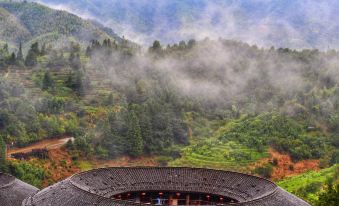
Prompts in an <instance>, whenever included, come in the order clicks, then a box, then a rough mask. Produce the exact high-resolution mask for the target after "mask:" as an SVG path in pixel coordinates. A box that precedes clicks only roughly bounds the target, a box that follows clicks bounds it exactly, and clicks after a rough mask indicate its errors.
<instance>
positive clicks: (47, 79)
mask: <svg viewBox="0 0 339 206" xmlns="http://www.w3.org/2000/svg"><path fill="white" fill-rule="evenodd" d="M53 86H54V82H53V79H52V77H51V74H50V73H49V72H48V71H47V72H46V73H45V75H44V78H43V80H42V89H43V90H47V89H49V88H51V87H53Z"/></svg>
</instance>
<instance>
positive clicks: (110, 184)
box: [23, 167, 309, 206]
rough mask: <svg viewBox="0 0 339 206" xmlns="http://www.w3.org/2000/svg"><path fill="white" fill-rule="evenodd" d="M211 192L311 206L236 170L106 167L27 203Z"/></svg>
mask: <svg viewBox="0 0 339 206" xmlns="http://www.w3.org/2000/svg"><path fill="white" fill-rule="evenodd" d="M161 190H163V191H164V190H166V191H181V192H198V193H211V194H215V195H221V196H226V197H230V198H233V199H236V200H237V201H239V203H232V205H244V206H252V205H253V206H259V205H260V206H265V205H267V206H294V205H295V206H297V205H298V206H308V205H309V204H308V203H306V202H305V201H303V200H301V199H299V198H297V197H295V196H294V195H292V194H290V193H288V192H286V191H285V190H283V189H281V188H280V187H278V186H277V185H275V184H274V183H273V182H271V181H269V180H266V179H262V178H259V177H255V176H250V175H245V174H241V173H235V172H227V171H219V170H209V169H194V168H147V167H139V168H106V169H98V170H93V171H89V172H84V173H80V174H77V175H74V176H72V177H70V178H68V179H66V180H64V181H62V182H59V183H57V184H56V185H53V186H51V187H48V188H46V189H44V190H42V191H40V192H38V193H37V194H35V195H33V196H32V197H30V198H27V199H26V200H25V201H24V203H23V206H34V205H36V206H48V205H53V206H80V205H81V206H87V205H88V206H89V205H97V206H106V205H107V206H108V205H110V206H115V205H116V206H120V205H121V206H122V205H140V204H137V203H131V202H124V201H122V200H114V199H112V198H111V197H112V196H114V195H116V194H121V193H125V192H131V191H161Z"/></svg>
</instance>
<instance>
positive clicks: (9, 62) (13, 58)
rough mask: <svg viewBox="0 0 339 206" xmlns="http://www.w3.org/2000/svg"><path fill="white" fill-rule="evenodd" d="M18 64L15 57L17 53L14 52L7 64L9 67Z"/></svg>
mask: <svg viewBox="0 0 339 206" xmlns="http://www.w3.org/2000/svg"><path fill="white" fill-rule="evenodd" d="M15 62H16V56H15V53H14V52H13V53H12V54H11V55H10V56H9V59H8V61H7V63H8V64H9V65H14V64H15Z"/></svg>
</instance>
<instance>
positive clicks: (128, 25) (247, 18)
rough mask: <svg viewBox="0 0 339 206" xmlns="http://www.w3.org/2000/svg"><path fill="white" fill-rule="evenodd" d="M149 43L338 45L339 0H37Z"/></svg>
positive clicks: (278, 45)
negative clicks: (229, 41) (213, 40)
mask: <svg viewBox="0 0 339 206" xmlns="http://www.w3.org/2000/svg"><path fill="white" fill-rule="evenodd" d="M35 1H39V2H43V3H45V4H47V5H49V6H52V7H56V8H60V9H65V10H68V11H71V12H72V13H76V14H79V15H82V16H85V17H89V18H94V19H96V20H99V21H100V22H102V23H105V24H106V25H109V26H111V27H112V28H114V29H115V31H116V32H118V33H121V34H124V35H126V36H127V37H128V38H130V39H133V40H136V41H141V42H145V43H148V44H149V43H151V42H152V41H153V40H154V39H159V40H161V41H166V42H177V41H180V40H182V39H189V38H200V39H201V38H205V37H210V38H218V37H222V38H227V39H235V40H241V41H245V42H248V43H255V44H259V45H264V46H271V45H274V46H276V47H290V48H301V47H308V48H314V47H316V48H325V49H327V48H328V47H331V48H338V47H339V23H338V22H337V21H335V19H338V17H339V15H338V12H337V9H336V8H339V1H337V0H326V1H314V0H152V1H150V0H35Z"/></svg>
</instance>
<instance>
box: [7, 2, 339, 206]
mask: <svg viewBox="0 0 339 206" xmlns="http://www.w3.org/2000/svg"><path fill="white" fill-rule="evenodd" d="M46 2H47V1H46ZM49 2H56V1H52V0H50V1H49ZM66 2H70V4H68V5H69V6H73V5H77V6H78V8H79V10H75V12H79V11H83V10H82V9H83V8H86V11H87V12H88V13H93V12H96V13H93V14H96V15H97V16H98V18H99V17H100V18H99V20H103V19H106V18H111V17H112V16H114V19H115V20H114V21H115V23H114V22H113V25H118V24H120V23H122V24H125V23H126V21H128V23H130V24H131V25H132V27H133V30H134V29H135V31H137V33H139V32H141V33H145V34H147V35H150V37H151V38H152V37H153V34H154V33H157V32H161V33H164V34H165V35H164V36H163V38H164V39H166V38H167V37H166V34H169V33H167V32H168V30H172V29H173V31H175V29H176V28H180V27H181V26H183V25H185V26H186V24H182V23H183V22H182V21H181V20H182V19H184V20H185V21H189V22H191V21H193V20H196V19H200V18H203V17H204V16H200V14H202V13H204V11H205V9H206V6H207V1H203V0H187V1H179V0H173V1H167V0H165V1H148V0H147V1H146V0H145V1H144V0H141V1H132V0H126V1H114V0H112V1H109V2H113V4H106V3H107V2H108V1H99V0H94V1H82V0H81V1H58V3H66ZM131 2H133V3H136V4H133V6H132V4H130V3H131ZM209 2H210V1H209ZM211 2H213V3H214V4H216V5H219V4H220V5H223V6H225V5H226V3H225V2H226V1H216V0H215V1H211ZM227 2H234V3H235V2H238V3H237V4H236V5H239V4H240V5H242V7H241V8H242V10H241V11H248V12H245V14H246V15H252V14H250V12H254V11H255V12H254V14H253V15H254V16H253V22H254V21H256V20H258V19H260V18H265V17H267V15H268V14H267V13H270V15H272V16H274V19H275V17H277V18H278V17H279V16H280V15H281V16H282V18H286V17H285V14H286V12H287V11H285V10H282V9H281V8H290V7H289V3H291V5H296V4H295V3H293V2H294V1H293V2H292V1H286V2H288V3H286V4H285V3H284V2H285V1H279V2H280V3H278V1H275V0H272V1H271V2H273V4H270V5H271V6H270V7H269V8H267V10H262V7H263V6H265V5H266V3H267V2H269V1H259V0H258V1H249V2H250V3H245V1H227ZM239 2H242V3H239ZM295 2H299V1H295ZM330 2H331V1H330ZM208 5H209V4H208ZM227 5H228V4H227ZM227 5H226V6H227ZM297 5H298V6H301V5H299V4H297ZM310 5H314V4H310ZM310 5H309V6H310ZM209 6H211V5H209ZM209 6H207V7H208V8H210V7H209ZM106 7H107V8H106ZM257 7H258V8H257ZM310 7H311V6H310ZM103 8H105V9H103ZM221 8H223V10H222V11H227V9H226V10H225V8H224V7H221ZM237 8H238V7H237ZM254 8H256V9H254ZM296 8H297V9H296V11H298V8H299V7H296ZM101 9H102V16H101ZM214 9H215V7H213V9H212V10H213V11H214ZM322 9H323V8H320V10H321V11H322ZM237 11H238V10H237ZM273 11H274V12H273ZM239 12H240V11H239ZM261 12H263V13H261ZM271 12H273V13H271ZM294 12H295V11H294V10H293V11H292V14H291V16H290V17H289V18H288V19H289V20H291V19H294V17H296V16H295V15H294V14H293V13H294ZM88 13H86V12H84V13H83V14H88ZM159 13H161V15H163V17H165V20H164V19H158V17H159V16H158V14H159ZM212 13H213V12H212ZM222 13H223V12H219V14H222ZM320 13H321V12H320ZM237 14H238V15H239V16H237V17H239V19H237V20H240V21H243V22H242V24H240V25H241V28H246V25H247V26H248V25H249V24H252V23H253V22H252V21H250V22H248V21H246V18H245V19H242V18H241V17H243V14H244V13H243V12H240V13H237ZM304 15H305V14H304V13H301V14H300V16H301V17H303V16H304ZM212 16H213V15H212ZM330 16H331V15H330ZM101 17H102V19H101ZM205 17H206V16H205ZM222 18H223V17H220V18H219V17H218V15H216V16H213V18H212V19H214V20H213V22H214V23H215V25H218V22H219V20H220V21H221V19H222ZM179 19H180V20H179ZM241 19H242V20H241ZM307 19H308V20H310V21H311V20H312V18H309V17H307ZM158 20H159V21H158ZM210 20H211V19H209V20H208V21H207V23H208V24H209V23H210ZM299 20H300V19H299ZM162 21H164V22H165V23H163V24H164V25H163V24H162V23H161V22H162ZM295 21H296V20H295ZM314 21H315V22H316V21H318V20H314ZM319 21H322V20H319ZM294 23H295V24H296V25H299V26H300V27H303V25H304V26H305V25H313V23H309V22H308V23H305V22H303V20H300V21H296V22H294ZM134 24H135V25H134ZM202 25H203V27H204V24H202ZM213 25H214V24H213ZM0 26H1V29H0V35H1V36H0V41H1V42H0V171H5V172H8V173H11V174H13V175H15V176H16V177H19V178H21V179H23V180H25V181H27V182H29V183H31V184H34V185H35V186H38V187H44V186H47V185H50V184H52V183H53V182H56V181H59V180H60V179H63V178H65V177H66V176H69V175H72V173H74V172H78V171H81V170H88V169H90V168H95V167H100V166H103V165H104V166H106V164H108V166H117V165H118V166H121V165H123V166H126V165H128V164H127V163H126V162H128V163H129V161H128V160H131V161H132V162H137V163H139V164H138V165H150V166H151V165H152V166H159V165H161V166H190V167H207V168H217V169H224V170H235V171H241V172H247V173H250V174H256V175H260V176H263V177H266V178H270V179H272V180H274V181H280V180H284V179H285V178H286V177H290V176H295V175H300V176H296V178H294V179H288V180H286V181H283V182H282V183H281V184H282V185H284V187H285V188H288V189H290V191H291V192H293V193H295V194H297V195H298V196H300V197H302V198H304V199H306V200H307V201H309V202H311V203H317V204H319V205H323V204H324V203H323V202H321V201H320V202H319V201H318V199H319V198H318V197H320V199H327V198H332V196H335V194H336V193H334V191H335V190H336V186H335V187H334V186H333V185H337V183H338V181H339V178H338V177H339V176H338V171H337V164H338V163H339V144H338V142H339V84H338V82H339V72H338V64H339V52H338V51H337V50H332V49H328V50H324V51H322V50H318V49H299V50H296V49H291V48H280V47H279V46H278V47H273V46H272V47H267V48H265V47H264V48H263V47H260V46H258V45H256V44H249V43H245V42H242V41H235V40H228V39H223V38H216V39H215V38H213V37H215V36H211V37H212V38H202V39H200V40H196V39H190V40H181V41H178V42H174V43H170V44H167V43H162V42H161V41H158V40H156V41H154V42H152V44H151V46H147V47H145V46H143V47H139V46H136V45H135V44H131V43H130V42H129V41H128V40H126V39H124V38H122V39H121V38H119V37H117V36H116V35H115V33H114V32H113V31H112V30H111V29H109V28H106V27H103V26H102V25H101V24H99V23H97V22H92V21H88V20H83V19H81V18H79V17H77V16H75V15H73V14H69V13H67V12H65V11H57V10H53V9H50V8H48V7H45V6H41V5H40V4H37V3H27V2H17V1H13V2H8V1H1V2H0ZM319 26H320V27H316V28H317V29H319V28H321V24H319ZM134 27H135V28H134ZM163 27H164V29H163ZM306 27H307V28H311V27H308V26H306ZM186 28H189V27H186ZM204 28H205V27H204ZM206 28H208V27H206ZM227 28H230V27H225V28H224V29H225V30H227ZM312 28H313V27H312ZM335 28H336V26H335V25H334V26H333V27H331V28H328V29H333V31H334V30H335ZM311 30H312V29H311ZM199 31H200V34H204V35H207V36H209V35H208V33H204V31H203V30H199ZM307 31H308V30H307ZM312 31H313V30H312ZM331 31H332V30H331ZM243 33H246V32H243ZM259 33H260V32H259ZM304 33H305V34H306V35H308V34H307V32H304ZM310 33H311V34H309V35H311V36H312V35H315V34H316V33H314V32H310ZM194 34H199V32H196V31H195V32H194ZM232 34H234V35H236V34H239V33H238V32H235V33H232ZM246 34H250V35H253V34H251V32H247V33H246ZM268 34H270V33H268ZM274 34H275V33H274ZM280 35H281V36H284V35H285V33H284V32H283V31H282V32H280ZM170 36H171V37H174V38H173V39H171V40H169V41H174V39H175V38H181V37H183V36H181V35H179V36H176V35H175V32H174V33H171V35H170ZM253 36H255V35H253ZM281 36H278V37H279V38H280V37H281ZM330 36H331V35H329V36H328V37H330ZM334 36H335V35H334ZM186 37H191V36H190V35H188V36H185V38H186ZM278 37H277V36H274V35H273V36H272V39H279V38H278ZM300 38H301V39H303V40H305V41H306V42H307V45H308V43H309V45H318V43H319V41H318V38H321V36H320V35H319V36H317V35H315V36H314V39H313V37H312V38H308V37H307V38H304V36H303V37H300ZM268 39H270V38H268ZM272 39H271V40H272ZM271 40H269V41H271ZM287 40H288V41H294V40H293V38H290V36H289V37H288V38H287ZM284 41H285V40H284V39H283V40H281V42H280V43H282V44H283V45H285V43H283V42H284ZM21 42H22V44H20V43H21ZM250 42H251V41H250ZM271 42H275V41H273V40H272V41H271ZM280 43H277V44H275V45H280ZM289 43H291V42H289ZM320 43H321V41H320ZM321 44H322V43H321ZM287 45H288V44H287ZM293 45H294V46H296V45H298V44H293ZM302 45H304V44H303V43H302ZM305 45H306V44H305ZM334 45H335V44H334ZM296 47H298V46H296ZM60 137H67V138H66V139H68V140H69V141H68V142H67V144H65V145H64V146H63V147H62V148H56V149H52V150H51V151H45V150H44V149H42V150H38V151H32V152H31V153H28V154H26V153H25V154H16V155H19V158H17V160H13V158H15V155H14V156H13V155H12V156H11V155H8V154H6V148H9V149H10V150H12V151H15V150H17V149H21V148H22V147H24V148H26V147H30V146H31V145H32V144H39V143H41V142H42V141H47V142H48V141H53V140H59V138H60ZM72 137H74V139H73V138H72ZM44 148H45V147H44ZM11 154H14V153H11ZM27 160H28V161H27ZM120 160H121V161H120ZM146 160H149V161H146ZM138 161H141V163H140V162H138ZM145 161H146V162H145ZM309 170H315V172H314V173H310V174H305V175H304V174H303V173H305V172H308V171H309ZM313 177H321V178H320V179H319V181H318V180H317V181H315V180H312V181H307V182H306V183H305V184H299V183H298V187H296V186H295V184H296V183H295V182H298V181H301V180H303V181H304V179H311V178H313ZM300 179H301V180H300ZM313 179H315V178H313Z"/></svg>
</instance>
